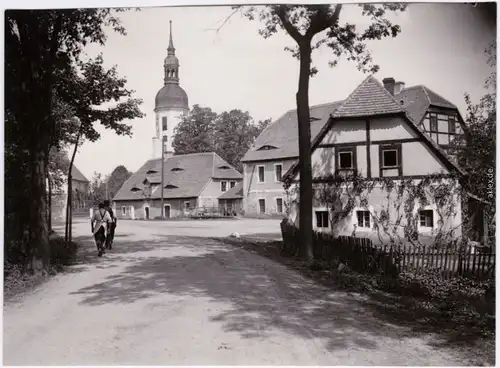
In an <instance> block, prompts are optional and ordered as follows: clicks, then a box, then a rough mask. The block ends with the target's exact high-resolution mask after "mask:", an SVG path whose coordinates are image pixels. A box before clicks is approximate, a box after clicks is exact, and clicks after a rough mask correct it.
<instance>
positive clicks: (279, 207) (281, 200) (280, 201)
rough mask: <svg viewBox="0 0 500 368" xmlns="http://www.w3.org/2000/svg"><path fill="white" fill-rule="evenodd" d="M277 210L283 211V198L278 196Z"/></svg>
mask: <svg viewBox="0 0 500 368" xmlns="http://www.w3.org/2000/svg"><path fill="white" fill-rule="evenodd" d="M276 212H277V213H283V198H276Z"/></svg>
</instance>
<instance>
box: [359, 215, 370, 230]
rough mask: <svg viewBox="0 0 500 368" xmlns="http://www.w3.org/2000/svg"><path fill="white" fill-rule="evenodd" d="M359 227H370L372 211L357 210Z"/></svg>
mask: <svg viewBox="0 0 500 368" xmlns="http://www.w3.org/2000/svg"><path fill="white" fill-rule="evenodd" d="M356 217H357V220H358V227H363V228H368V229H369V228H370V211H356Z"/></svg>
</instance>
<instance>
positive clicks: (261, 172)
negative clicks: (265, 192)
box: [259, 166, 265, 183]
mask: <svg viewBox="0 0 500 368" xmlns="http://www.w3.org/2000/svg"><path fill="white" fill-rule="evenodd" d="M264 179H265V177H264V166H259V183H263V182H264Z"/></svg>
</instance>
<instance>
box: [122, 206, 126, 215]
mask: <svg viewBox="0 0 500 368" xmlns="http://www.w3.org/2000/svg"><path fill="white" fill-rule="evenodd" d="M126 214H127V207H125V206H122V215H126Z"/></svg>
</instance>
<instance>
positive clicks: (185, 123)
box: [172, 105, 217, 155]
mask: <svg viewBox="0 0 500 368" xmlns="http://www.w3.org/2000/svg"><path fill="white" fill-rule="evenodd" d="M216 117H217V114H216V113H215V112H213V111H212V110H211V109H210V108H209V107H200V106H199V105H194V106H193V109H192V110H191V111H190V112H189V114H187V115H185V116H184V117H183V118H182V120H181V121H180V123H179V125H177V127H176V128H175V131H174V140H173V142H172V147H173V148H174V150H175V153H176V154H178V155H183V154H187V153H196V152H212V151H213V147H214V136H213V131H214V123H215V118H216Z"/></svg>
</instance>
